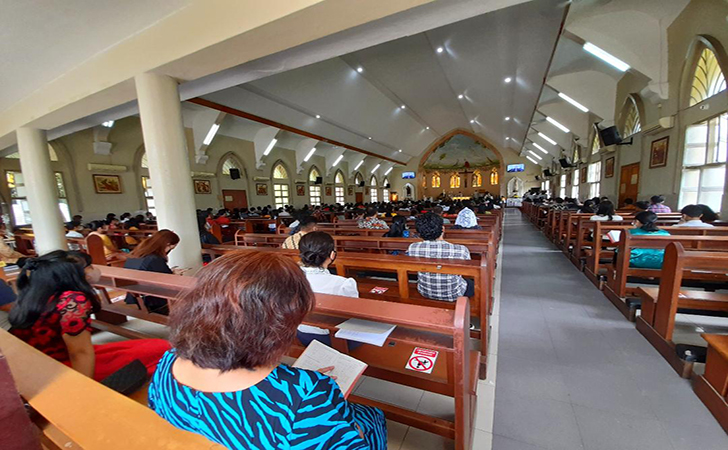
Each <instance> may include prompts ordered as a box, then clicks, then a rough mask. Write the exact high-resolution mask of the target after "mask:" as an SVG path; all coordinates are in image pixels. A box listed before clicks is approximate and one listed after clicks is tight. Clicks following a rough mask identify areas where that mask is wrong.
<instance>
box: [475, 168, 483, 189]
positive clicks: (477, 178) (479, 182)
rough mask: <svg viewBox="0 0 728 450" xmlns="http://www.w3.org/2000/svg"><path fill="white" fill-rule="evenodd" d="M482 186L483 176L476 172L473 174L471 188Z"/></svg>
mask: <svg viewBox="0 0 728 450" xmlns="http://www.w3.org/2000/svg"><path fill="white" fill-rule="evenodd" d="M481 186H483V174H481V173H480V171H479V170H476V171H475V173H474V174H473V187H474V188H476V187H481Z"/></svg>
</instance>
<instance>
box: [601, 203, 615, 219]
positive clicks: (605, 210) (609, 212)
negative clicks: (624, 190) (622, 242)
mask: <svg viewBox="0 0 728 450" xmlns="http://www.w3.org/2000/svg"><path fill="white" fill-rule="evenodd" d="M597 215H598V216H609V220H612V216H614V203H612V202H610V201H609V200H603V201H602V202H601V203H599V208H598V209H597Z"/></svg>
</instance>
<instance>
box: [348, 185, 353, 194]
mask: <svg viewBox="0 0 728 450" xmlns="http://www.w3.org/2000/svg"><path fill="white" fill-rule="evenodd" d="M346 195H354V186H348V187H347V188H346Z"/></svg>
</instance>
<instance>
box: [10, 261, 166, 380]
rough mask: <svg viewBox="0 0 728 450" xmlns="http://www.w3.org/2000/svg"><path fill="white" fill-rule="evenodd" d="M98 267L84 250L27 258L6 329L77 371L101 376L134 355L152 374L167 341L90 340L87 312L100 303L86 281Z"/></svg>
mask: <svg viewBox="0 0 728 450" xmlns="http://www.w3.org/2000/svg"><path fill="white" fill-rule="evenodd" d="M98 277H99V273H98V270H97V269H94V268H93V266H92V265H91V258H90V257H89V256H88V255H86V254H83V253H78V252H66V251H61V250H58V251H54V252H51V253H48V254H46V255H43V256H41V257H39V258H33V259H29V260H28V261H27V262H26V263H25V265H24V266H23V269H22V271H21V273H20V276H19V277H18V281H17V286H18V291H19V294H18V301H17V302H16V304H15V306H14V307H13V309H12V310H11V311H10V317H9V319H10V323H11V325H12V328H11V329H10V332H11V333H12V334H14V335H15V336H17V337H18V338H20V339H22V340H23V341H25V342H27V343H28V344H30V345H32V346H33V347H35V348H36V349H38V350H40V351H42V352H43V353H45V354H46V355H48V356H50V357H52V358H54V359H56V360H58V361H60V362H62V363H64V364H66V365H69V366H71V367H73V368H74V369H75V370H77V371H78V372H81V373H82V374H84V375H86V376H88V377H91V378H94V379H96V380H103V379H104V378H106V377H107V376H109V375H111V374H112V373H114V372H116V371H117V370H119V369H120V368H122V367H124V366H125V365H127V364H128V363H130V362H132V361H133V360H135V359H138V360H140V361H141V362H142V363H143V364H144V365H145V366H146V367H147V372H148V373H149V375H151V374H152V373H153V372H154V370H155V368H156V366H157V362H158V361H159V359H160V357H161V356H162V355H163V354H164V352H165V351H167V350H168V349H169V343H168V342H167V341H165V340H162V339H139V340H131V341H124V342H114V343H110V344H104V345H93V344H92V343H91V314H93V313H94V312H97V311H98V310H99V303H98V300H97V298H96V294H95V293H94V290H93V288H92V287H91V285H90V284H89V280H91V282H94V281H98Z"/></svg>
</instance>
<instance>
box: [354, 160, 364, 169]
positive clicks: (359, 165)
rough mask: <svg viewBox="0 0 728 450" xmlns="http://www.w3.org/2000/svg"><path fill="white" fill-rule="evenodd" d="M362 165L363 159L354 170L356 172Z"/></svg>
mask: <svg viewBox="0 0 728 450" xmlns="http://www.w3.org/2000/svg"><path fill="white" fill-rule="evenodd" d="M362 164H364V160H363V159H362V160H361V161H359V164H357V165H356V167H354V170H358V169H359V167H361V165H362Z"/></svg>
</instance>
